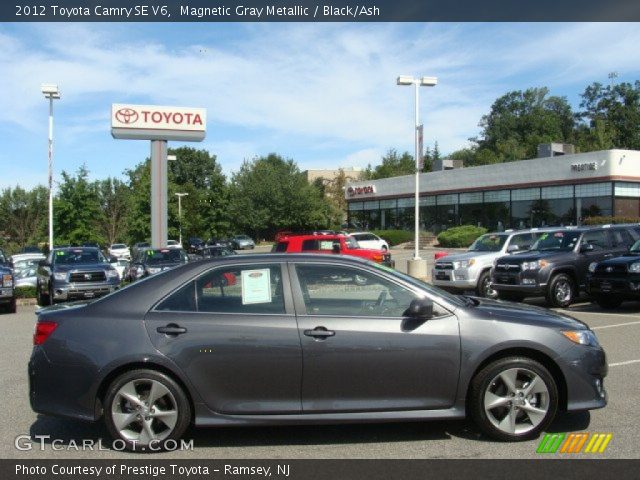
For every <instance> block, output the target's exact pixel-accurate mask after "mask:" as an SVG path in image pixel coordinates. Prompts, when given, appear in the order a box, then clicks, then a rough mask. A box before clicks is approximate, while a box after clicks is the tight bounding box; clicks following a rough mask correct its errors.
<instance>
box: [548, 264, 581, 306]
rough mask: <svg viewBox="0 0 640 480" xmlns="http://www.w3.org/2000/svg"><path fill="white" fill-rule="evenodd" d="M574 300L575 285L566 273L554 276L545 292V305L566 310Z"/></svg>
mask: <svg viewBox="0 0 640 480" xmlns="http://www.w3.org/2000/svg"><path fill="white" fill-rule="evenodd" d="M575 298H576V285H575V282H574V281H573V278H571V277H570V276H569V275H567V274H566V273H559V274H557V275H554V276H553V277H552V278H551V281H550V282H549V287H548V290H547V303H548V304H549V305H551V306H552V307H557V308H566V307H568V306H569V305H571V304H572V303H573V301H574V300H575Z"/></svg>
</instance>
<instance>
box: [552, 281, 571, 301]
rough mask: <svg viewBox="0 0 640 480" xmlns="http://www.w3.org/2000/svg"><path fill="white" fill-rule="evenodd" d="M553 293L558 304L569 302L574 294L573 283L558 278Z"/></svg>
mask: <svg viewBox="0 0 640 480" xmlns="http://www.w3.org/2000/svg"><path fill="white" fill-rule="evenodd" d="M553 293H554V295H555V297H556V302H557V303H558V304H564V303H567V302H569V301H570V300H571V297H572V295H573V292H572V289H571V284H570V283H569V282H568V281H566V280H558V282H556V285H555V289H554V292H553Z"/></svg>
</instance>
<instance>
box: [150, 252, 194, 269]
mask: <svg viewBox="0 0 640 480" xmlns="http://www.w3.org/2000/svg"><path fill="white" fill-rule="evenodd" d="M186 259H187V257H186V255H185V254H184V252H183V251H182V250H170V249H162V250H147V251H146V252H145V260H144V263H146V264H147V265H157V264H160V263H178V262H183V261H185V260H186Z"/></svg>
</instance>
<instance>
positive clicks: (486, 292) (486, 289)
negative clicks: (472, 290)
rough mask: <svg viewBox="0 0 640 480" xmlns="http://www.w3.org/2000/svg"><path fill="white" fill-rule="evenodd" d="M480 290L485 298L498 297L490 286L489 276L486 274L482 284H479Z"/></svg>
mask: <svg viewBox="0 0 640 480" xmlns="http://www.w3.org/2000/svg"><path fill="white" fill-rule="evenodd" d="M480 288H481V291H482V296H483V297H486V298H498V292H497V291H496V290H494V289H493V288H491V278H490V277H489V276H486V277H485V278H484V279H483V280H482V285H481V286H480Z"/></svg>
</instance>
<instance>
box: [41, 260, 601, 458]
mask: <svg viewBox="0 0 640 480" xmlns="http://www.w3.org/2000/svg"><path fill="white" fill-rule="evenodd" d="M33 343H34V347H33V353H32V355H31V360H30V362H29V381H30V391H29V394H30V400H31V406H32V408H33V409H34V410H35V411H36V412H38V413H43V414H50V415H60V416H65V417H70V418H75V419H83V420H89V421H97V420H99V419H104V422H105V423H106V426H107V429H108V431H109V432H110V434H111V435H112V436H113V437H114V439H117V440H118V441H119V442H124V443H125V444H126V445H127V448H129V449H132V450H134V449H135V450H141V449H154V450H158V449H161V448H162V446H163V445H164V444H166V442H168V441H171V442H175V441H176V440H177V439H179V438H180V437H181V436H182V435H183V434H184V433H185V430H186V429H187V427H188V426H189V425H190V424H194V425H196V426H198V427H210V426H224V425H283V424H304V423H306V424H321V423H353V422H398V421H423V420H431V419H448V418H451V419H453V418H463V417H465V416H468V417H470V418H471V419H472V420H473V421H474V422H475V423H476V424H477V426H478V427H479V428H480V430H482V432H484V433H485V434H486V435H488V436H490V437H492V438H495V439H499V440H523V439H529V438H532V437H535V436H536V435H538V434H539V433H540V432H541V431H542V430H544V429H545V427H547V426H548V425H549V423H550V422H551V421H552V420H553V418H554V417H555V415H556V414H557V413H558V412H561V411H567V410H588V409H595V408H602V407H604V406H605V405H606V403H607V394H606V392H605V389H604V385H603V379H604V377H605V375H606V374H607V363H606V358H605V353H604V350H603V349H602V347H600V345H599V344H598V340H597V338H596V335H595V334H594V333H593V332H592V331H591V330H589V328H588V327H587V325H585V324H584V323H582V322H580V321H578V320H576V319H574V318H571V317H569V316H567V315H563V314H560V313H556V312H553V311H550V310H546V309H542V308H536V307H531V306H526V305H520V304H514V303H508V302H501V301H494V300H488V299H480V298H471V297H464V296H454V295H450V294H448V293H446V292H444V291H441V290H439V289H437V288H434V287H432V286H430V285H428V284H425V283H423V282H420V281H418V280H416V279H414V278H412V277H408V276H406V275H403V274H401V273H399V272H397V271H395V270H392V269H390V268H387V267H384V266H380V265H377V264H373V263H369V262H366V261H362V260H359V259H356V258H353V257H343V256H339V255H336V256H330V255H290V254H275V255H246V256H232V257H219V258H216V259H210V260H203V261H200V262H194V263H189V264H186V265H183V266H180V267H178V268H175V269H173V270H170V271H167V272H163V273H160V274H158V275H156V276H153V277H149V278H148V279H145V280H143V281H141V282H138V283H135V284H132V285H131V286H129V287H127V288H124V289H122V290H119V291H117V292H115V293H113V294H110V295H108V296H106V297H104V298H101V299H99V300H96V301H94V302H92V303H89V304H86V305H78V306H72V307H69V306H67V307H64V308H62V307H50V308H46V309H43V310H40V311H39V313H38V322H37V324H36V329H35V334H34V337H33Z"/></svg>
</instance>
